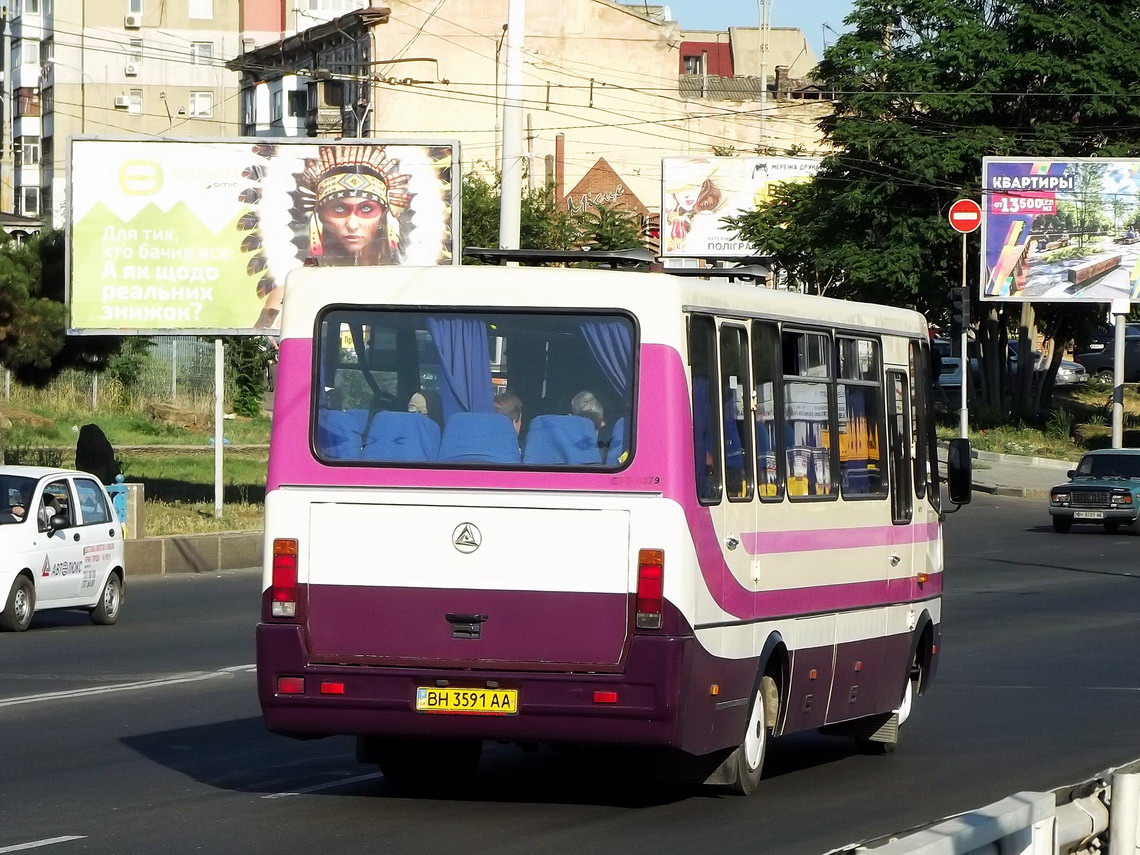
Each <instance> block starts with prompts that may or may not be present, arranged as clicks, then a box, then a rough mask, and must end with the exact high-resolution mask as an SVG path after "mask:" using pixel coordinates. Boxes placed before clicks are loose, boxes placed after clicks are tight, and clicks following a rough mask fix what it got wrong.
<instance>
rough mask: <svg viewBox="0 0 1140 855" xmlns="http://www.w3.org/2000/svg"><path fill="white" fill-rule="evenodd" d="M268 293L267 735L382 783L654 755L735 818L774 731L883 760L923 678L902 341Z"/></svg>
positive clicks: (876, 310)
mask: <svg viewBox="0 0 1140 855" xmlns="http://www.w3.org/2000/svg"><path fill="white" fill-rule="evenodd" d="M287 294H288V297H287V299H286V301H285V308H284V313H283V326H282V331H281V346H280V362H279V365H278V374H277V389H276V400H275V407H274V423H273V434H272V440H271V449H270V459H269V479H268V491H267V496H266V530H265V538H266V541H265V544H266V563H265V576H264V594H263V603H262V613H261V621H260V623H259V624H258V627H257V671H258V691H259V695H260V700H261V705H262V709H263V711H264V714H265V719H266V722H267V724H268V727H269V728H270V729H271V730H273V731H275V732H277V733H282V734H287V735H290V736H294V737H298V738H313V737H321V736H328V735H336V734H351V735H354V736H356V737H357V739H358V742H357V745H358V756H359V757H360V759H362V760H364V761H367V762H375V763H378V764H379V765H380V768H381V769H382V771H383V772H384V773H385V775H386V776H388V777H390V778H391V779H392V780H394V781H401V780H403V781H415V780H422V779H425V778H428V777H430V776H431V775H435V774H441V773H442V772H443V770H446V774H447V776H448V777H450V778H454V776H455V775H456V774H458V773H460V772H462V771H464V770H470V769H473V768H474V766H475V764H476V763H477V761H478V758H479V753H480V751H481V747H482V744H483V742H484V740H496V741H506V742H516V741H517V742H520V743H534V742H538V743H549V744H570V745H581V744H592V745H621V746H642V747H646V748H656V749H661V750H660V751H655V752H652V754H654V756H655V757H658V758H659V757H666V758H674V759H677V760H678V761H681V760H683V761H685V763H680V762H679V763H678V764H677V765H678V766H680V765H686V764H689V765H693V763H692V761H693V758H699V762H697V763H696V764H695V765H696V766H698V767H701V768H704V769H705V770H706V771H707V772H708V775H707V780H709V781H711V782H714V783H723V784H729V785H731V786H733V787H734V788H735V789H736V790H737V791H739V792H742V793H749V792H751V791H753V790H754V789H755V788H756V786H757V783H758V781H759V779H760V772H761V766H762V763H763V759H764V753H765V746H766V744H767V741H768V739H769V737H771V736H778V735H781V734H786V733H791V732H794V731H802V730H808V729H825V730H828V731H830V732H837V733H845V734H848V735H850V736H853V737H854V738H856V739H858V740H860V741H861V742H863V743H864V744H865V745H866V746H868V747H874V748H878V749H882V750H889V749H890V748H891V747H893V746H894V744H895V742H896V740H897V737H898V728H899V725H901V724H902V723H903V722H904V721H905V720H906V717H907V715H908V714H909V712H910V709H911V702H912V697H913V696H915V695H920V694H922V693H923V691H924V689H925V688H926V687H927V686H928V685H929V683H930V680H931V679H932V677H933V676H934V672H935V669H936V667H937V663H938V653H939V623H940V619H941V591H942V564H943V561H942V538H941V511H940V507H939V476H938V464H937V457H936V447H935V439H934V426H933V422H932V417H931V406H930V404H931V402H930V394H929V392H930V388H931V378H930V376H929V365H930V358H929V352H928V340H927V333H926V329H927V328H926V323H925V321H924V319H923V318H922V316H921V315H919V314H917V313H915V312H911V311H906V310H901V309H892V308H888V307H883V306H875V305H868V304H860V303H849V302H844V301H839V300H831V299H825V298H818V297H808V296H803V295H799V294H790V293H785V292H779V291H772V290H767V289H763V288H756V287H753V286H751V285H743V284H727V283H722V282H715V281H708V280H701V279H692V278H681V277H677V276H670V275H668V274H663V273H632V272H616V271H587V270H567V269H545V268H500V267H478V266H464V267H431V268H410V267H389V268H382V269H376V268H373V269H367V268H356V269H353V268H307V269H303V270H300V271H297V272H296V273H295V274H293V275H292V276H291V277H290V279H289V282H288V285H287ZM957 451H958V452H960V451H961V448H958V449H957ZM966 458H967V459H968V455H966ZM956 472H957V475H958V477H957V478H956V479H955V478H954V477H953V476H954V475H955V474H956ZM951 475H952V481H961V471H960V470H952V471H951ZM952 492H953V491H952ZM958 492H959V495H955V496H952V499H953V500H955V501H966V500H968V498H969V496H968V478H967V479H966V488H965V490H964V491H963V490H959V491H958ZM702 777H704V773H703V772H702Z"/></svg>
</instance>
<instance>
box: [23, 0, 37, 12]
mask: <svg viewBox="0 0 1140 855" xmlns="http://www.w3.org/2000/svg"><path fill="white" fill-rule="evenodd" d="M39 13H40V0H24V14H25V15H38V14H39Z"/></svg>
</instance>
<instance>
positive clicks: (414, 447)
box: [361, 410, 439, 463]
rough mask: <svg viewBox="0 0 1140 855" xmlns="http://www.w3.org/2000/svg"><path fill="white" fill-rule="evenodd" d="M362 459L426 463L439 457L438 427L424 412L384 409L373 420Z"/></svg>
mask: <svg viewBox="0 0 1140 855" xmlns="http://www.w3.org/2000/svg"><path fill="white" fill-rule="evenodd" d="M361 457H362V458H363V459H364V460H378V461H391V462H394V463H428V462H431V461H434V460H436V459H437V458H438V457H439V425H437V424H436V423H435V422H433V421H432V420H431V419H429V418H428V417H427V416H425V415H424V414H423V413H405V412H396V411H388V410H384V411H381V412H379V413H377V414H376V415H375V416H373V417H372V424H371V426H370V427H369V428H368V438H367V439H366V440H365V443H364V451H363V453H362V454H361Z"/></svg>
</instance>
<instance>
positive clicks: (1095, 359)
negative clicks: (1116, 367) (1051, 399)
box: [1073, 330, 1140, 383]
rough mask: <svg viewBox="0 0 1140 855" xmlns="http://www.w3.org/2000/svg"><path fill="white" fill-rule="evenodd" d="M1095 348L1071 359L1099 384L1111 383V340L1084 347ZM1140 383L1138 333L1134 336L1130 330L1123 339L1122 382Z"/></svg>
mask: <svg viewBox="0 0 1140 855" xmlns="http://www.w3.org/2000/svg"><path fill="white" fill-rule="evenodd" d="M1094 345H1095V346H1097V348H1098V349H1096V350H1086V351H1084V352H1081V353H1078V354H1076V356H1074V357H1073V358H1074V359H1075V360H1076V361H1077V362H1079V363H1080V364H1081V365H1083V366H1084V367H1085V370H1086V371H1088V373H1089V376H1091V377H1092V378H1093V379H1094V380H1097V381H1098V382H1101V383H1111V382H1112V380H1113V373H1112V371H1113V361H1114V356H1115V347H1114V342H1113V339H1112V338H1109V339H1108V341H1107V342H1106V341H1103V340H1100V341H1094V342H1092V343H1090V344H1089V345H1086V347H1093V346H1094ZM1137 381H1140V331H1137V333H1136V334H1135V335H1133V334H1132V331H1131V330H1128V331H1126V333H1125V337H1124V382H1125V383H1136V382H1137Z"/></svg>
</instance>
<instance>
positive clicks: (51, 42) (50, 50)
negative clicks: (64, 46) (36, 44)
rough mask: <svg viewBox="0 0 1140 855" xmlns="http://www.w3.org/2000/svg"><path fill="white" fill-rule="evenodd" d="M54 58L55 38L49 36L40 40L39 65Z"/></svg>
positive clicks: (45, 63)
mask: <svg viewBox="0 0 1140 855" xmlns="http://www.w3.org/2000/svg"><path fill="white" fill-rule="evenodd" d="M53 59H55V39H53V38H51V37H50V36H49V37H48V38H46V39H44V40H43V41H42V42H40V65H47V64H48V63H49V62H51V61H52V60H53Z"/></svg>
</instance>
